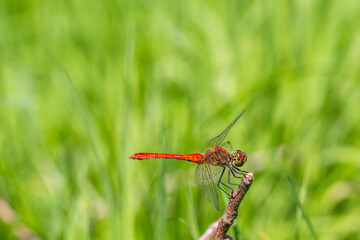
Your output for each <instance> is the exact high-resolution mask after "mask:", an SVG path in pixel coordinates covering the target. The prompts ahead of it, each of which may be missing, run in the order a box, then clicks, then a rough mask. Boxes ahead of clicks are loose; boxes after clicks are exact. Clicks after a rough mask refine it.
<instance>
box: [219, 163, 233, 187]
mask: <svg viewBox="0 0 360 240" xmlns="http://www.w3.org/2000/svg"><path fill="white" fill-rule="evenodd" d="M224 172H225V167H224V168H223V170H222V172H221V175H220V177H219V180H218V182H217V186H218V187H219V188H220V190H221V191H223V192H224V193H226V194H229V193H227V192H226V191H225V190H224V189H223V188H222V187H220V184H222V185H223V186H225V187H227V188H229V189H230V190H232V189H231V187H229V186H227V185H226V184H224V183H223V182H221V179H222V177H223V175H224Z"/></svg>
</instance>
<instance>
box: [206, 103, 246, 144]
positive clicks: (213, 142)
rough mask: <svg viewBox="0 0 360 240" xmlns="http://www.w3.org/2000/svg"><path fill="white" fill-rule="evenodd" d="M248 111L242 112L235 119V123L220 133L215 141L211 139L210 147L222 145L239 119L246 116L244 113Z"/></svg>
mask: <svg viewBox="0 0 360 240" xmlns="http://www.w3.org/2000/svg"><path fill="white" fill-rule="evenodd" d="M245 111H246V109H245V110H244V111H242V112H241V113H240V114H239V116H237V117H236V118H235V120H234V121H232V122H231V123H230V125H229V126H228V127H227V128H226V129H225V130H224V131H223V132H222V133H220V134H219V135H217V136H216V137H214V138H213V139H211V140H210V141H209V147H213V146H216V145H220V144H221V143H222V142H223V141H224V139H225V137H226V136H227V135H228V133H229V132H230V130H231V128H232V127H233V126H234V124H235V123H236V122H237V120H239V118H240V117H241V116H242V115H243V114H244V112H245Z"/></svg>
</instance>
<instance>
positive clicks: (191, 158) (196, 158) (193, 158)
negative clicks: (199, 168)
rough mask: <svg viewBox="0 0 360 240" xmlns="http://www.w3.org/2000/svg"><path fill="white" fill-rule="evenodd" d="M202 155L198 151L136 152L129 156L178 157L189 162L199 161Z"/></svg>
mask: <svg viewBox="0 0 360 240" xmlns="http://www.w3.org/2000/svg"><path fill="white" fill-rule="evenodd" d="M202 157H203V155H202V154H200V153H193V154H170V153H136V154H134V155H131V156H130V157H129V158H131V159H136V160H144V159H151V158H165V159H179V160H186V161H190V162H196V163H197V162H199V161H200V160H201V158H202Z"/></svg>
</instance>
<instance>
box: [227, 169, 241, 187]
mask: <svg viewBox="0 0 360 240" xmlns="http://www.w3.org/2000/svg"><path fill="white" fill-rule="evenodd" d="M230 172H231V173H232V175H233V176H234V177H236V176H235V174H234V172H233V171H232V170H231V168H229V171H228V183H229V184H230V185H235V186H239V184H235V183H231V182H230ZM236 178H239V177H236Z"/></svg>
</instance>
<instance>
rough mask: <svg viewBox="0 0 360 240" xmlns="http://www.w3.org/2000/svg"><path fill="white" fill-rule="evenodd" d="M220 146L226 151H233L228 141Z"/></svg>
mask: <svg viewBox="0 0 360 240" xmlns="http://www.w3.org/2000/svg"><path fill="white" fill-rule="evenodd" d="M221 146H222V147H223V148H225V149H226V150H228V151H233V150H234V148H233V146H232V144H231V142H230V141H227V142H223V143H221Z"/></svg>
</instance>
